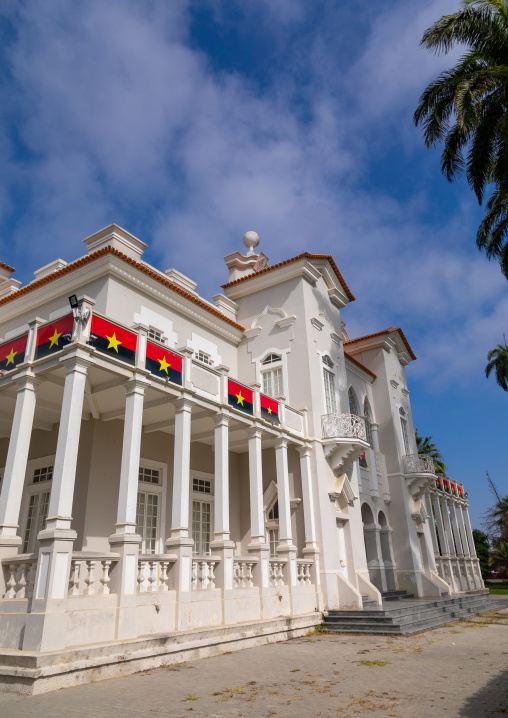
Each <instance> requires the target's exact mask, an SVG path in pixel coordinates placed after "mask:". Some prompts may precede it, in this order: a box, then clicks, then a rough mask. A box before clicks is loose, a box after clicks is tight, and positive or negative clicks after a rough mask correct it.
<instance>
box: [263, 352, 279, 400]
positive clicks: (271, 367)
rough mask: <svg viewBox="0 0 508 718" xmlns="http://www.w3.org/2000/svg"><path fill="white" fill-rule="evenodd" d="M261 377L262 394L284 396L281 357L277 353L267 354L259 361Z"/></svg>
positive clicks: (273, 396)
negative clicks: (261, 367)
mask: <svg viewBox="0 0 508 718" xmlns="http://www.w3.org/2000/svg"><path fill="white" fill-rule="evenodd" d="M261 364H262V366H263V369H262V370H261V379H262V384H263V394H266V396H271V397H272V399H276V398H277V397H279V396H284V384H283V381H282V357H281V356H280V355H279V354H268V355H267V356H266V357H265V358H264V359H263V361H262V362H261Z"/></svg>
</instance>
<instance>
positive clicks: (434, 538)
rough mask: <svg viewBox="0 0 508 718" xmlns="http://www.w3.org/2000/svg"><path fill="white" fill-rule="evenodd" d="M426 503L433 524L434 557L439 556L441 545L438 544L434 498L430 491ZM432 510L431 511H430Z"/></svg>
mask: <svg viewBox="0 0 508 718" xmlns="http://www.w3.org/2000/svg"><path fill="white" fill-rule="evenodd" d="M425 503H426V507H425V508H426V509H427V513H428V514H429V520H430V524H431V530H430V535H431V538H432V547H433V549H434V555H437V556H439V545H438V542H437V533H436V524H435V523H434V509H433V506H432V497H431V495H430V493H429V492H428V491H426V492H425ZM429 509H430V511H429Z"/></svg>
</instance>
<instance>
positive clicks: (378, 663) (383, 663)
mask: <svg viewBox="0 0 508 718" xmlns="http://www.w3.org/2000/svg"><path fill="white" fill-rule="evenodd" d="M390 663H391V661H363V660H362V661H360V665H361V666H369V667H370V668H372V667H374V666H388V665H389V664H390Z"/></svg>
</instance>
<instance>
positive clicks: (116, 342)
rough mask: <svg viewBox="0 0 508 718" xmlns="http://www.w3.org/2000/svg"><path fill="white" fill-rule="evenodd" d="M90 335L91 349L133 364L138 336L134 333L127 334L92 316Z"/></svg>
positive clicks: (121, 329)
mask: <svg viewBox="0 0 508 718" xmlns="http://www.w3.org/2000/svg"><path fill="white" fill-rule="evenodd" d="M90 334H91V337H90V338H91V340H92V344H93V347H94V349H97V351H99V352H103V353H104V354H108V355H109V356H113V357H116V358H117V359H121V360H122V361H125V362H127V363H128V364H134V363H135V361H136V344H137V341H138V335H137V334H134V332H129V331H128V330H127V329H123V328H122V327H119V326H118V325H117V324H112V323H111V322H108V321H107V320H106V319H102V317H98V316H97V315H96V314H94V315H93V316H92V324H91V327H90Z"/></svg>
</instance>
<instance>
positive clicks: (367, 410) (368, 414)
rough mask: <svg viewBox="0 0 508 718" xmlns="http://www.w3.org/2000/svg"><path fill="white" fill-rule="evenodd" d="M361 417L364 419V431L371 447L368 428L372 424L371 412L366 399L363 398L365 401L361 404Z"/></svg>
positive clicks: (370, 433)
mask: <svg viewBox="0 0 508 718" xmlns="http://www.w3.org/2000/svg"><path fill="white" fill-rule="evenodd" d="M363 416H364V418H365V431H366V433H367V441H368V442H369V444H370V445H371V446H372V429H371V426H370V425H371V423H372V411H371V409H370V404H369V400H368V398H367V397H365V401H364V402H363Z"/></svg>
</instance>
